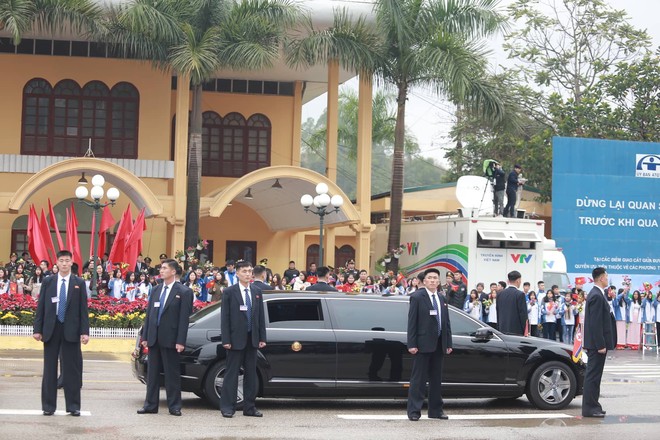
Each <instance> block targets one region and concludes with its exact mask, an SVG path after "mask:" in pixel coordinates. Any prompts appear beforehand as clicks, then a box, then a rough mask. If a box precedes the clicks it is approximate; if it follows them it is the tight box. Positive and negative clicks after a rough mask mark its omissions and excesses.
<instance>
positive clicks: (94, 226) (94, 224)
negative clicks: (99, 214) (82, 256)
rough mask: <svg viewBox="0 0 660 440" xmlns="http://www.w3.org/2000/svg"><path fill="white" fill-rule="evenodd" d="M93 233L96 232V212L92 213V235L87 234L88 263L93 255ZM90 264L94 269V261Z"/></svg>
mask: <svg viewBox="0 0 660 440" xmlns="http://www.w3.org/2000/svg"><path fill="white" fill-rule="evenodd" d="M95 232H96V211H94V212H93V213H92V233H91V234H89V237H90V238H89V258H90V261H91V259H92V258H94V257H93V255H94V240H95V238H96V237H94V233H95ZM92 264H93V265H94V267H96V261H94V262H93V263H92Z"/></svg>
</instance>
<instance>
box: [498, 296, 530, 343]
mask: <svg viewBox="0 0 660 440" xmlns="http://www.w3.org/2000/svg"><path fill="white" fill-rule="evenodd" d="M526 326H527V302H526V301H525V294H524V293H523V292H522V291H521V290H518V289H516V288H515V287H514V286H509V287H507V288H506V289H504V290H503V291H502V292H500V294H499V295H497V329H498V330H499V331H501V332H502V333H508V334H512V335H519V336H522V335H524V334H525V327H526Z"/></svg>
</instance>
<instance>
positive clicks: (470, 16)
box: [293, 0, 504, 272]
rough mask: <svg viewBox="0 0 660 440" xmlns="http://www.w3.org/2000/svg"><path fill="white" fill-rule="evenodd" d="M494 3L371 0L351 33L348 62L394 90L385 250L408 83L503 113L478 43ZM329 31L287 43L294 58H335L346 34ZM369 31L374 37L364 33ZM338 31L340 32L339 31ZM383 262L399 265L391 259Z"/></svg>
mask: <svg viewBox="0 0 660 440" xmlns="http://www.w3.org/2000/svg"><path fill="white" fill-rule="evenodd" d="M497 3H498V2H497V0H376V1H375V4H374V10H375V15H376V25H375V26H373V27H371V28H370V29H369V31H368V32H367V33H368V34H369V35H370V38H369V39H364V40H358V41H357V42H356V45H357V46H358V48H357V49H356V48H352V50H353V52H354V53H355V54H360V55H362V54H364V55H363V57H362V58H359V59H356V60H354V58H349V59H348V61H351V63H349V67H354V68H356V69H358V70H363V71H366V72H374V73H375V75H376V77H377V78H379V79H380V80H381V81H383V82H384V83H386V84H388V85H390V86H393V87H394V88H395V89H396V90H397V111H396V126H395V136H394V159H393V163H392V189H391V208H390V230H389V237H388V248H389V249H395V248H397V247H399V244H400V240H401V214H402V204H403V171H404V170H403V168H404V166H403V164H404V144H405V115H406V101H407V99H408V94H409V93H410V90H411V89H412V88H414V87H423V88H426V89H430V90H433V91H435V92H436V93H438V94H439V95H444V96H446V97H447V98H449V99H450V100H451V101H452V102H454V103H455V104H461V106H462V108H464V109H466V111H471V112H475V113H477V114H480V115H481V116H483V117H486V118H488V119H498V118H500V117H501V116H502V115H503V113H504V106H503V104H502V99H501V96H500V93H499V91H498V90H497V88H495V87H493V86H492V84H491V83H490V82H489V81H488V75H486V64H487V63H486V57H485V55H486V52H485V51H484V49H483V44H482V38H484V37H487V36H489V35H492V34H493V33H495V32H497V31H499V30H501V29H502V28H503V26H504V18H503V17H502V16H501V15H500V14H499V13H497V11H496V6H497ZM339 18H342V16H341V14H339ZM335 20H336V21H337V18H336V19H335ZM364 26H366V25H364ZM340 30H341V29H340ZM331 31H332V28H331V29H330V30H328V31H318V32H316V33H315V34H312V35H311V37H310V41H311V42H310V43H304V44H303V43H300V44H298V45H297V46H294V47H293V49H298V50H297V51H294V52H293V58H294V59H295V60H296V61H298V60H307V61H308V62H313V63H319V62H327V61H328V60H329V59H332V58H333V57H334V58H337V57H341V56H342V55H341V50H342V49H344V47H345V46H346V43H345V42H346V38H335V39H333V38H330V37H329V36H328V35H332V34H331ZM373 33H375V35H374V37H375V38H374V37H371V35H372V34H373ZM345 34H346V32H343V33H342V32H339V37H345ZM324 37H325V38H324ZM318 42H320V43H318ZM361 43H362V44H361ZM323 44H325V45H326V46H327V48H325V47H323ZM316 46H319V47H320V48H322V49H325V50H317V51H316V54H315V55H314V54H313V53H309V52H312V50H311V49H312V48H315V47H316ZM301 49H307V50H306V51H305V50H301ZM374 49H375V52H374V51H373V50H374ZM303 54H304V55H303ZM388 269H390V270H393V271H395V272H396V271H397V270H398V261H397V259H396V258H394V259H392V263H391V264H390V266H389V267H388Z"/></svg>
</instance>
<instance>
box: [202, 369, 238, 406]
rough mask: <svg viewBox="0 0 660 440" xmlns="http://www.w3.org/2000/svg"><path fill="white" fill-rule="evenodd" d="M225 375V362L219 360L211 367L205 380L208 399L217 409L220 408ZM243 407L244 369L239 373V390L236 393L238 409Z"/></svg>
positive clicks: (205, 392) (205, 391)
mask: <svg viewBox="0 0 660 440" xmlns="http://www.w3.org/2000/svg"><path fill="white" fill-rule="evenodd" d="M224 375H225V363H224V362H217V363H215V364H214V365H213V366H212V367H211V368H209V370H208V373H207V374H206V380H205V381H204V394H205V397H206V400H207V401H208V402H209V403H210V404H211V406H212V407H214V408H215V409H218V410H219V409H220V393H221V392H222V382H223V380H224ZM242 409H243V369H241V372H240V374H239V375H238V392H237V393H236V410H237V411H240V410H242Z"/></svg>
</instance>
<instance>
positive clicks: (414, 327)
mask: <svg viewBox="0 0 660 440" xmlns="http://www.w3.org/2000/svg"><path fill="white" fill-rule="evenodd" d="M437 298H438V308H439V309H440V318H441V326H442V334H441V340H442V347H441V349H442V352H443V353H445V352H446V351H447V349H448V348H452V337H451V323H450V322H449V308H448V306H447V302H446V301H445V298H444V297H443V296H442V295H437ZM431 310H434V309H433V303H431V299H430V298H429V295H428V293H427V292H426V289H418V290H416V291H415V292H414V293H413V294H412V295H410V308H409V309H408V348H409V349H410V348H417V349H418V350H419V351H420V352H421V353H432V352H434V351H436V349H437V348H438V321H437V318H436V317H435V315H431Z"/></svg>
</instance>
